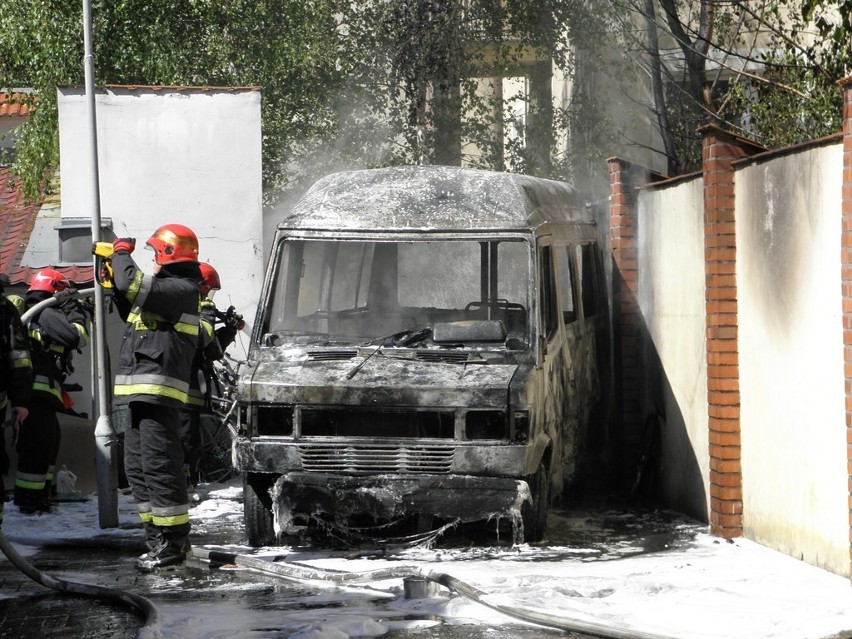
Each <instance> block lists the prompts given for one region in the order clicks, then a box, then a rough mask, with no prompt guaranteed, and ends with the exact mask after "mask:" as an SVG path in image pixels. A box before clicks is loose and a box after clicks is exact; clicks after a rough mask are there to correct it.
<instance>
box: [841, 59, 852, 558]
mask: <svg viewBox="0 0 852 639" xmlns="http://www.w3.org/2000/svg"><path fill="white" fill-rule="evenodd" d="M840 86H841V88H842V89H843V194H842V200H841V207H842V210H841V219H842V224H843V226H842V229H841V238H842V239H841V245H840V247H841V248H840V258H841V278H842V279H841V290H842V295H843V360H844V374H845V377H846V386H845V387H846V467H847V470H848V487H849V497H848V508H849V562H850V573H852V76H849V77H847V78H846V79H844V80H843V81H841V83H840Z"/></svg>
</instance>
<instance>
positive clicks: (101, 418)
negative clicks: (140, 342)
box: [83, 0, 118, 528]
mask: <svg viewBox="0 0 852 639" xmlns="http://www.w3.org/2000/svg"><path fill="white" fill-rule="evenodd" d="M83 47H84V55H83V67H84V71H85V76H86V115H87V116H88V122H89V139H90V151H91V157H92V165H91V166H92V172H91V177H92V182H91V185H90V186H91V189H92V200H91V201H92V242H93V243H94V242H99V241H100V240H101V199H100V181H99V176H98V127H97V117H96V115H95V86H94V84H95V64H94V58H93V56H92V6H91V0H83ZM92 260H93V269H94V268H96V267H95V266H94V260H95V258H94V257H93V258H92ZM105 318H106V312H105V305H104V290H103V288H102V287H100V286H95V318H94V322H93V327H92V328H93V329H94V335H93V342H94V344H93V347H94V358H95V365H94V367H93V368H94V373H95V379H96V381H97V389H96V399H97V415H98V419H97V423H96V425H95V446H96V448H97V460H96V461H97V483H98V521H99V523H100V527H101V528H117V527H118V472H117V466H116V463H115V458H114V455H115V450H116V449H115V448H114V447H112V444H113V443H114V442H115V440H116V437H115V431H114V430H113V428H112V423H111V421H110V401H109V398H110V395H109V389H108V387H107V378H108V375H109V362H108V361H107V357H106V323H105Z"/></svg>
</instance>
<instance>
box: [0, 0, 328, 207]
mask: <svg viewBox="0 0 852 639" xmlns="http://www.w3.org/2000/svg"><path fill="white" fill-rule="evenodd" d="M333 10H334V6H333V2H332V1H331V0H118V1H112V0H94V1H93V3H92V15H93V32H94V37H93V40H94V52H93V53H94V65H95V83H96V84H98V85H106V84H120V85H127V84H137V85H139V84H143V85H148V84H151V85H156V84H161V85H207V86H214V85H218V86H261V87H263V102H262V121H263V136H264V137H263V167H264V175H263V178H264V184H265V185H266V186H267V187H268V188H273V187H276V186H279V185H281V184H282V183H284V182H286V181H287V173H286V172H285V170H284V167H285V166H286V162H287V159H288V158H289V157H292V156H293V155H297V154H298V153H299V151H300V145H301V143H302V140H304V139H305V138H308V137H311V136H315V135H322V134H323V133H325V132H326V131H327V130H329V129H330V128H332V127H333V122H334V119H335V118H334V113H333V112H332V110H331V109H330V108H329V97H328V96H329V92H330V91H332V90H333V89H334V87H335V86H336V85H337V84H338V76H339V72H338V70H337V69H336V68H335V61H336V59H337V54H338V49H337V46H336V44H337V42H336V37H335V29H336V23H335V21H334V18H333ZM82 83H83V28H82V2H81V1H80V0H22V1H21V2H14V3H10V2H4V3H0V87H7V88H15V87H30V88H32V89H33V90H34V91H33V93H32V94H30V95H29V96H28V97H27V98H26V99H27V100H29V101H30V102H31V103H32V107H33V108H32V111H31V115H30V117H29V118H28V121H27V123H26V125H25V126H24V127H22V129H23V130H22V131H21V135H20V139H19V141H18V143H17V157H16V160H15V165H14V166H15V169H16V171H17V172H18V173H19V174H20V175H21V176H22V177H23V179H24V189H25V194H26V196H27V197H28V198H30V199H33V198H35V197H36V196H37V195H38V194H39V192H40V190H41V189H42V188H43V187H44V184H45V182H46V178H47V177H48V175H49V174H50V172H51V171H52V170H53V169H54V168H55V167H56V166H57V163H58V160H59V147H58V132H57V127H58V119H57V104H56V87H57V86H62V85H80V84H82Z"/></svg>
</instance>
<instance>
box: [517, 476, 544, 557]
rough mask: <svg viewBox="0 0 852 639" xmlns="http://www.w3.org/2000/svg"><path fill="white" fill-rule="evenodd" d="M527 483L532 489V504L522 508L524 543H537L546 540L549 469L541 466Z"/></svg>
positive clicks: (528, 503)
mask: <svg viewBox="0 0 852 639" xmlns="http://www.w3.org/2000/svg"><path fill="white" fill-rule="evenodd" d="M527 483H528V484H529V487H530V497H531V498H532V502H531V503H530V502H527V503H525V504H524V505H523V506H522V507H521V518H522V519H523V522H524V541H526V542H536V541H541V540H542V539H543V538H544V530H545V528H546V527H547V506H548V500H549V490H548V488H549V486H548V483H549V482H548V478H547V467H546V466H545V465H544V464H542V465H541V466H539V467H538V470H537V471H536V473H535V475H533V476H532V477H528V478H527Z"/></svg>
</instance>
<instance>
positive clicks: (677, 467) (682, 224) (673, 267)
mask: <svg viewBox="0 0 852 639" xmlns="http://www.w3.org/2000/svg"><path fill="white" fill-rule="evenodd" d="M703 189H704V182H703V180H702V179H700V178H695V179H691V180H689V181H687V182H678V183H675V184H672V185H668V186H663V187H661V188H653V187H652V188H648V189H645V190H643V191H641V192H640V194H639V216H638V218H639V227H638V229H637V235H638V239H639V242H638V248H639V256H638V265H639V288H638V291H639V305H640V308H641V310H642V316H643V317H644V320H645V322H646V328H647V331H648V334H649V337H650V344H651V348H650V352H648V353H646V356H645V358H646V360H650V361H646V362H645V364H646V365H647V366H649V369H648V370H650V371H653V370H655V368H654V361H653V360H655V359H656V360H658V362H659V367H660V370H661V372H662V375H661V379H660V384H659V387H658V388H654V389H651V394H652V395H654V397H651V398H647V399H646V401H650V402H652V403H653V405H655V406H656V408H658V409H659V410H661V412H662V413H663V414H664V421H663V428H662V433H661V435H662V436H661V448H660V453H661V455H660V460H659V468H658V471H659V476H658V479H659V481H660V489H661V497H662V499H663V502H664V503H665V504H666V505H667V506H669V507H672V508H676V509H678V510H680V511H681V512H684V513H687V514H690V515H692V516H693V517H696V518H698V519H700V520H703V521H706V520H707V518H708V512H709V485H708V481H709V476H710V469H709V437H708V431H707V359H706V356H705V335H706V314H705V301H704V287H705V279H704V208H703ZM651 374H652V373H649V375H651Z"/></svg>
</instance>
